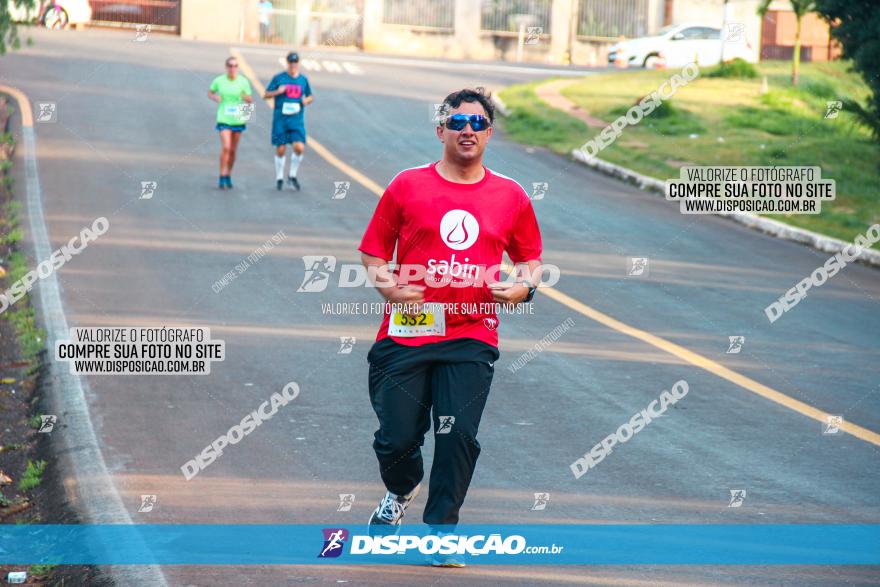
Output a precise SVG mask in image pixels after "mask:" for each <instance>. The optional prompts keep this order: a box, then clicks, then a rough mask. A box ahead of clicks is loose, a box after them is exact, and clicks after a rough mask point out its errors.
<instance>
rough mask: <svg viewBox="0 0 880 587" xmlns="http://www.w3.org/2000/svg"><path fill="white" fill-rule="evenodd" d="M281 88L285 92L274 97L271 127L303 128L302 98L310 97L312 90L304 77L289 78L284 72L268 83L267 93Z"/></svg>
mask: <svg viewBox="0 0 880 587" xmlns="http://www.w3.org/2000/svg"><path fill="white" fill-rule="evenodd" d="M281 86H286V91H285V92H284V93H282V94H279V95H278V96H275V111H274V113H273V114H272V125H273V126H275V125H276V124H283V125H284V126H285V127H288V128H291V127H294V126H295V127H303V126H305V117H304V106H303V103H302V101H303V98H304V97H306V96H311V95H312V88H311V87H310V86H309V80H308V79H306V76H304V75H303V74H299V75H298V76H296V77H291V76H290V74H289V73H287V72H286V71H282V72H281V73H279V74H278V75H276V76H275V77H273V78H272V81H271V82H269V86H268V87H267V88H266V90H267V91H270V92H274V91H275V90H277V89H278V88H280V87H281Z"/></svg>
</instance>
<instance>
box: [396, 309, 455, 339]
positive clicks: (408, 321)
mask: <svg viewBox="0 0 880 587" xmlns="http://www.w3.org/2000/svg"><path fill="white" fill-rule="evenodd" d="M388 335H389V336H405V337H412V336H445V335H446V314H445V312H444V311H443V306H441V305H440V304H424V305H423V306H422V311H421V312H420V313H418V314H404V313H402V312H401V311H400V310H394V312H393V313H392V314H391V319H390V320H389V321H388Z"/></svg>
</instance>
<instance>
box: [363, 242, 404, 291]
mask: <svg viewBox="0 0 880 587" xmlns="http://www.w3.org/2000/svg"><path fill="white" fill-rule="evenodd" d="M361 263H363V265H364V267H366V268H367V277H368V278H369V279H370V283H372V284H373V286H374V287H375V288H376V289H377V290H379V293H380V294H381V295H382V297H383V298H385V299H386V300H388V299H389V296H390V295H391V292H392V290H393V288H394V287H396V286H397V277H395V275H394V274H393V273H392V272H391V271H390V270H389V269H388V261H386V260H385V259H382V258H380V257H374V256H372V255H368V254H366V253H361Z"/></svg>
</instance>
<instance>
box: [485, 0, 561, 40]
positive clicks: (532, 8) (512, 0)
mask: <svg viewBox="0 0 880 587" xmlns="http://www.w3.org/2000/svg"><path fill="white" fill-rule="evenodd" d="M552 7H553V1H552V0H483V1H482V2H481V4H480V28H481V29H482V30H484V31H492V32H495V33H516V32H517V31H518V29H519V25H518V20H519V18H525V20H526V26H529V27H541V29H543V34H550V11H551V9H552Z"/></svg>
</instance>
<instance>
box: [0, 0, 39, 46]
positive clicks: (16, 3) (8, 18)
mask: <svg viewBox="0 0 880 587" xmlns="http://www.w3.org/2000/svg"><path fill="white" fill-rule="evenodd" d="M36 4H37V2H36V0H0V55H5V54H6V51H7V50H8V49H9V48H10V47H12V48H13V49H17V48H18V47H19V44H20V42H19V40H18V27H16V26H15V18H14V17H15V16H19V15H24V14H28V13H29V14H33V11H34V10H35V9H36V8H37V6H36Z"/></svg>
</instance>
